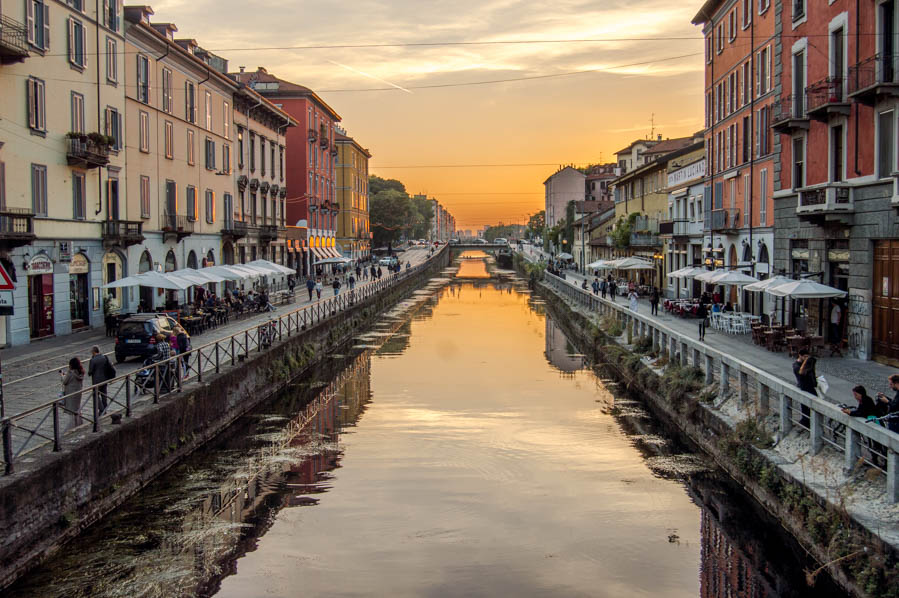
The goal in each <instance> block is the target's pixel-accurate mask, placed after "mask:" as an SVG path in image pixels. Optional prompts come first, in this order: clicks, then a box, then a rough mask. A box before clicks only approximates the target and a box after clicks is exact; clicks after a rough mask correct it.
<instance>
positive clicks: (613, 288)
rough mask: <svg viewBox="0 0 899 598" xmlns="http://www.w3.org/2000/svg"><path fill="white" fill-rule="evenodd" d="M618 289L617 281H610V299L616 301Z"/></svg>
mask: <svg viewBox="0 0 899 598" xmlns="http://www.w3.org/2000/svg"><path fill="white" fill-rule="evenodd" d="M617 291H618V285H617V284H615V281H614V280H613V281H611V282H609V299H611V300H612V301H613V302H614V301H615V293H616V292H617Z"/></svg>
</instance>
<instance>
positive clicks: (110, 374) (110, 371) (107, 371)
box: [103, 357, 116, 380]
mask: <svg viewBox="0 0 899 598" xmlns="http://www.w3.org/2000/svg"><path fill="white" fill-rule="evenodd" d="M115 374H116V371H115V368H114V367H113V365H112V362H111V361H109V357H107V358H106V362H105V363H104V364H103V376H104V377H105V378H106V379H107V380H112V379H113V378H115Z"/></svg>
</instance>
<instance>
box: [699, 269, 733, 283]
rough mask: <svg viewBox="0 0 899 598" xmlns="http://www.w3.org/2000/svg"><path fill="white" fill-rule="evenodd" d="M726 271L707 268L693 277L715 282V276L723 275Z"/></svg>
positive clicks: (702, 280) (701, 280)
mask: <svg viewBox="0 0 899 598" xmlns="http://www.w3.org/2000/svg"><path fill="white" fill-rule="evenodd" d="M726 273H727V272H726V271H725V270H705V271H703V272H702V274H697V275H696V276H694V277H693V278H695V279H696V280H698V281H699V282H707V283H713V282H715V278H717V277H719V276H722V275H724V274H726Z"/></svg>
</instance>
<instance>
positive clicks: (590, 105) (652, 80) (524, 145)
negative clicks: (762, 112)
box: [152, 0, 703, 229]
mask: <svg viewBox="0 0 899 598" xmlns="http://www.w3.org/2000/svg"><path fill="white" fill-rule="evenodd" d="M699 4H700V2H699V1H698V0H697V1H695V2H680V3H673V2H671V1H670V0H642V1H641V0H594V1H592V2H587V1H581V0H556V1H554V2H537V1H520V0H453V1H451V2H448V1H432V0H424V1H421V0H349V1H347V2H315V3H312V2H283V1H277V2H276V1H274V0H255V1H254V2H252V3H251V4H248V3H246V2H238V1H236V0H192V1H191V2H185V1H184V0H162V1H159V0H157V2H155V3H153V4H152V6H153V9H154V11H155V13H156V14H155V17H154V21H155V22H160V23H161V22H167V21H169V22H174V23H175V24H176V25H177V26H178V29H179V31H178V33H177V36H178V37H186V38H194V39H196V40H197V41H198V42H199V43H200V45H201V46H203V47H205V48H208V49H210V50H212V51H214V52H217V53H219V54H221V55H222V56H224V57H225V58H227V59H229V60H230V67H231V69H232V70H237V67H238V66H245V67H246V68H247V70H251V69H252V70H255V68H256V67H257V66H265V67H266V68H267V69H268V71H269V72H270V73H272V74H274V75H276V76H278V77H281V78H284V79H288V80H291V81H294V82H296V83H300V84H302V85H306V86H308V87H311V88H312V89H314V90H316V91H317V92H318V93H319V94H320V95H321V96H322V97H323V98H324V99H325V101H327V102H328V103H329V104H330V105H331V106H332V107H333V108H334V109H335V110H337V112H339V113H340V115H341V116H342V117H343V122H342V125H343V126H344V127H345V128H346V129H347V131H348V133H349V134H350V135H351V136H353V137H355V138H356V139H357V140H359V142H360V143H361V144H362V145H364V146H366V147H368V148H369V149H370V150H371V151H372V153H373V154H374V157H373V159H372V162H371V172H372V173H374V174H378V175H380V176H383V177H390V178H398V179H400V180H402V181H403V182H404V183H405V184H406V187H407V189H408V190H409V192H410V193H427V194H429V195H431V196H434V197H436V198H437V199H439V200H440V201H441V203H443V204H444V205H445V206H446V207H447V208H448V209H449V210H450V211H451V212H452V213H453V214H454V215H455V217H456V222H457V227H458V228H463V229H464V228H477V227H479V226H483V225H485V224H495V223H497V222H498V221H500V220H502V221H505V222H507V223H508V222H522V221H523V219H525V218H526V216H527V215H528V214H530V213H533V212H535V211H537V210H540V209H542V207H543V185H542V183H543V181H544V180H545V179H546V177H548V176H549V175H550V174H552V173H553V172H554V171H555V170H556V169H557V167H558V165H560V164H567V163H575V164H587V163H593V162H599V161H600V160H602V161H603V162H609V161H612V160H613V158H614V156H613V155H612V152H614V151H616V150H618V149H620V148H621V147H623V146H625V145H627V144H628V143H629V142H630V141H632V140H633V139H636V138H641V137H646V136H647V135H649V132H650V128H651V124H650V120H651V118H652V115H653V114H655V123H656V132H657V133H661V134H662V135H664V136H665V137H680V136H684V135H689V134H692V133H694V132H696V131H698V130H699V129H700V128H701V125H702V110H703V102H702V69H703V63H702V55H701V54H702V49H703V44H702V36H701V31H700V30H699V28H697V27H694V26H693V25H691V24H690V19H691V18H692V16H693V15H694V14H695V12H696V10H697V8H698V6H699ZM201 24H202V25H201ZM609 38H614V39H615V40H618V41H607V42H601V43H599V42H572V43H503V44H490V45H486V44H485V45H480V44H468V43H467V44H465V45H443V44H441V45H427V46H420V45H419V46H414V45H413V46H399V47H362V48H360V47H356V48H303V49H300V48H296V47H297V46H335V45H342V46H346V45H369V44H435V43H440V42H456V43H458V42H484V41H500V42H532V41H534V40H596V39H609ZM625 38H628V39H630V40H633V38H638V39H637V40H634V41H625ZM646 38H653V39H651V40H646ZM661 38H665V39H661ZM275 47H277V48H278V49H271V48H275ZM248 48H264V49H258V50H247V49H248ZM677 57H681V58H677ZM623 65H632V66H623ZM617 66H623V68H613V67H617ZM575 71H592V72H587V73H579V74H570V75H565V76H554V77H547V75H560V74H562V73H571V72H575ZM523 77H541V78H536V79H531V80H525V81H510V82H504V83H491V84H482V85H465V86H454V87H431V88H423V87H425V86H441V85H448V84H459V83H476V82H483V81H490V80H496V79H517V78H523ZM385 88H386V89H385ZM400 88H403V89H400ZM371 89H378V90H379V91H361V90H371ZM348 90H349V91H348ZM522 164H526V165H528V166H521V165H522ZM447 165H456V166H458V165H489V166H482V167H467V166H466V167H453V168H437V166H447ZM510 165H517V166H510Z"/></svg>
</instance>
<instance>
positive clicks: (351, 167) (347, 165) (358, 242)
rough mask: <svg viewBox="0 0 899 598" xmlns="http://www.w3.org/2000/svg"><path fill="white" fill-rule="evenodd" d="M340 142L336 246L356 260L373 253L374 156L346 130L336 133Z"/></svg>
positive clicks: (346, 255) (336, 138) (336, 139)
mask: <svg viewBox="0 0 899 598" xmlns="http://www.w3.org/2000/svg"><path fill="white" fill-rule="evenodd" d="M334 139H335V141H336V142H337V150H338V154H337V200H338V201H339V202H340V213H339V215H338V217H337V243H338V245H339V246H340V247H339V248H340V250H341V252H342V253H343V255H344V256H345V257H348V258H352V259H354V260H356V259H359V258H364V257H366V256H368V255H370V254H371V229H370V227H369V221H368V159H369V158H371V153H369V151H368V150H367V149H365V148H364V147H362V146H361V145H359V143H358V142H357V141H356V140H355V139H353V138H352V137H348V136H347V135H346V134H345V131H341V132H338V133H336V134H335V137H334Z"/></svg>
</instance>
